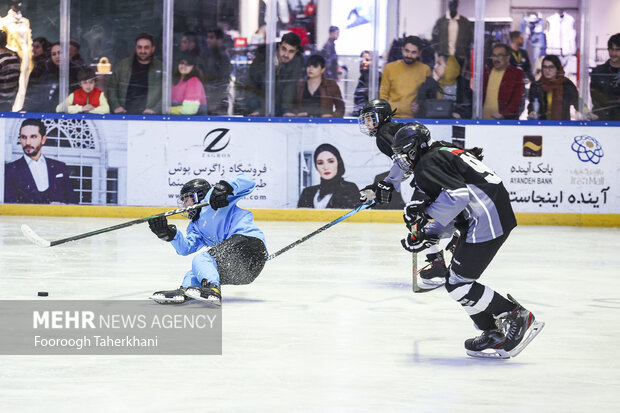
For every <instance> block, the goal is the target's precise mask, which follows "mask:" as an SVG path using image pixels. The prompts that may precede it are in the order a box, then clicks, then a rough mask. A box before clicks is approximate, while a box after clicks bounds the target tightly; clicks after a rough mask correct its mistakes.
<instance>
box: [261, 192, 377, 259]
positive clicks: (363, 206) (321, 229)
mask: <svg viewBox="0 0 620 413" xmlns="http://www.w3.org/2000/svg"><path fill="white" fill-rule="evenodd" d="M374 203H375V201H371V202H369V203H366V204H362V205H360V206H358V207H357V208H355V209H353V210H351V211H349V212H347V213H346V214H344V215H343V216H341V217H339V218H336V219H335V220H333V221H332V222H329V223H327V224H325V225H323V226H322V227H321V228H319V229H317V230H316V231H314V232H311V233H310V234H308V235H306V236H305V237H303V238H300V239H298V240H297V241H295V242H293V243H291V244H289V245H287V246H286V247H284V248H282V249H281V250H280V251H278V252H274V253H273V254H269V257H267V260H272V259H274V258H275V257H277V256H278V255H280V254H282V253H284V252H286V251H288V250H290V249H291V248H293V247H295V246H297V245H299V244H301V243H302V242H304V241H307V240H308V239H310V238H312V237H314V236H315V235H317V234H319V233H321V232H323V231H325V230H326V229H328V228H331V227H333V226H334V225H336V224H337V223H339V222H341V221H344V220H345V219H347V218H349V217H351V216H353V215H355V214H357V213H358V212H360V211H362V210H364V209H367V208H370V207H371V206H372V205H374Z"/></svg>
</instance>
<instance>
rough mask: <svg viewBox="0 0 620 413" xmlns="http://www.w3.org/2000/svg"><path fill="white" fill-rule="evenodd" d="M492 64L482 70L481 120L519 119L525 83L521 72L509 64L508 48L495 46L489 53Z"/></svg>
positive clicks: (506, 46) (500, 45) (504, 45)
mask: <svg viewBox="0 0 620 413" xmlns="http://www.w3.org/2000/svg"><path fill="white" fill-rule="evenodd" d="M491 60H492V61H493V64H492V65H491V66H487V67H486V68H485V69H484V82H483V95H482V96H483V98H482V99H483V102H484V105H483V109H482V118H483V119H519V115H520V113H519V106H520V104H521V96H522V95H523V89H524V88H525V83H524V80H523V70H521V69H519V68H517V67H515V66H512V65H511V64H510V47H509V46H508V45H506V44H502V43H499V44H496V45H494V46H493V51H492V52H491Z"/></svg>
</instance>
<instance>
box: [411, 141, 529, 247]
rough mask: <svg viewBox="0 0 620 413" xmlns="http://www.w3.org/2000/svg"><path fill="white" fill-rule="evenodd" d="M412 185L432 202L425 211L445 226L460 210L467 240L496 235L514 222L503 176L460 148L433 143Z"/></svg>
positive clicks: (490, 237) (471, 241)
mask: <svg viewBox="0 0 620 413" xmlns="http://www.w3.org/2000/svg"><path fill="white" fill-rule="evenodd" d="M414 176H415V185H416V186H417V187H418V188H419V189H421V190H422V191H424V192H425V193H426V194H427V195H428V196H429V197H430V198H431V199H433V203H432V204H431V205H429V206H428V207H427V209H426V212H427V213H428V214H429V215H430V216H431V217H432V218H433V219H435V220H437V221H438V222H439V224H441V225H443V226H448V225H449V224H450V223H451V222H452V221H453V220H454V219H455V218H456V217H457V216H459V214H460V215H461V217H462V218H464V219H465V220H466V221H467V225H468V230H467V239H466V242H469V243H479V242H485V241H490V240H492V239H495V238H498V237H500V236H501V235H503V234H504V233H508V232H509V231H510V230H511V229H513V228H514V227H515V226H516V225H517V221H516V219H515V215H514V212H513V211H512V207H511V205H510V198H509V195H508V191H507V190H506V188H505V187H504V184H503V183H502V180H501V179H500V178H499V177H498V176H497V175H496V174H495V173H494V172H493V171H492V170H491V169H489V168H488V167H487V166H486V165H485V164H483V163H482V162H481V161H479V160H478V159H477V158H476V157H475V156H473V155H471V154H469V153H467V152H466V151H463V150H462V149H457V148H451V147H442V146H441V145H437V146H435V147H432V148H431V149H430V151H429V152H428V153H426V154H425V155H424V156H422V157H421V158H420V161H419V162H418V164H417V165H416V167H415V171H414Z"/></svg>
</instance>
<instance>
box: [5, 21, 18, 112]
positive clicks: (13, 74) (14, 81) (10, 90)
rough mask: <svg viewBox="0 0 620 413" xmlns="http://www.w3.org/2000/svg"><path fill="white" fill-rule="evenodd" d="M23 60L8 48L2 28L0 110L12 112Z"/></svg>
mask: <svg viewBox="0 0 620 413" xmlns="http://www.w3.org/2000/svg"><path fill="white" fill-rule="evenodd" d="M20 71H21V62H20V60H19V57H17V56H15V55H14V54H13V53H11V51H10V50H9V49H7V48H6V32H5V31H3V30H0V112H12V111H13V103H14V102H15V96H17V89H18V88H19V75H20Z"/></svg>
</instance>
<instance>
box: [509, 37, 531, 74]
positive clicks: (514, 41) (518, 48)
mask: <svg viewBox="0 0 620 413" xmlns="http://www.w3.org/2000/svg"><path fill="white" fill-rule="evenodd" d="M524 44H525V39H523V35H522V34H521V32H520V31H518V30H517V31H514V32H510V64H511V65H513V66H515V67H518V68H520V69H521V70H523V74H525V76H526V77H527V78H528V79H529V80H530V82H533V81H534V75H533V74H532V62H531V61H530V55H528V54H527V50H525V49H524V48H523V45H524Z"/></svg>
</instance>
